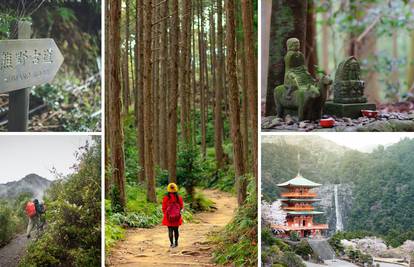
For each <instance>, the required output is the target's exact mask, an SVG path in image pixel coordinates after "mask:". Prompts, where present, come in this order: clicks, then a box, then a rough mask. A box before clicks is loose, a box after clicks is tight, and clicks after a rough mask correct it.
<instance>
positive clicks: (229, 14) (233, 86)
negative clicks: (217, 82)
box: [226, 0, 247, 205]
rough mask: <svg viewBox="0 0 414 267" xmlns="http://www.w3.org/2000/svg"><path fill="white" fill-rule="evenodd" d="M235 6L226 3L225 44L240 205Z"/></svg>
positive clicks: (242, 190)
mask: <svg viewBox="0 0 414 267" xmlns="http://www.w3.org/2000/svg"><path fill="white" fill-rule="evenodd" d="M235 22H236V19H235V5H234V0H227V1H226V23H227V27H226V29H227V31H226V44H227V51H228V52H227V57H226V58H227V62H226V65H227V68H226V70H227V72H226V73H227V75H226V76H227V79H228V82H227V84H228V90H229V95H228V101H229V107H230V122H231V137H232V141H233V161H234V170H235V173H236V178H237V200H238V203H239V205H242V204H243V203H244V201H245V199H246V194H247V192H246V190H247V186H246V179H245V177H244V174H245V166H244V161H243V143H242V135H241V132H240V108H239V90H238V88H237V74H236V50H235V39H236V30H235V29H236V25H235Z"/></svg>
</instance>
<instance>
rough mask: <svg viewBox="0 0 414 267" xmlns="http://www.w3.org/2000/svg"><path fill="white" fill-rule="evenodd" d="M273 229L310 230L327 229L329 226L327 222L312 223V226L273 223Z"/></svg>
mask: <svg viewBox="0 0 414 267" xmlns="http://www.w3.org/2000/svg"><path fill="white" fill-rule="evenodd" d="M271 227H272V228H273V229H279V230H285V231H286V230H289V231H292V230H296V231H297V230H310V229H315V230H325V229H328V228H329V226H328V225H327V224H313V225H312V226H287V225H275V224H273V225H272V226H271Z"/></svg>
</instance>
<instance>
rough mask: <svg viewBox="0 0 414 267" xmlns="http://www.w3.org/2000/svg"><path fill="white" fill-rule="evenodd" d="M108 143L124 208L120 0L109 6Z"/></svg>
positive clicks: (120, 201)
mask: <svg viewBox="0 0 414 267" xmlns="http://www.w3.org/2000/svg"><path fill="white" fill-rule="evenodd" d="M109 13H110V20H109V35H108V36H110V39H109V46H108V47H109V60H110V62H111V64H109V65H110V68H109V70H108V71H109V75H108V76H109V87H108V89H109V94H108V95H109V99H108V102H109V139H110V140H109V143H110V145H111V148H110V153H111V167H112V180H113V183H114V185H115V186H116V187H117V189H118V191H119V199H118V201H119V204H120V205H121V208H122V209H124V208H125V204H126V199H125V165H124V164H125V162H124V146H123V143H124V142H123V141H124V140H123V129H122V121H121V111H122V110H121V109H122V104H121V81H120V55H121V47H120V44H121V36H120V32H119V27H120V18H121V1H112V2H111V4H110V7H109Z"/></svg>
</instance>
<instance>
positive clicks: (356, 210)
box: [262, 136, 414, 245]
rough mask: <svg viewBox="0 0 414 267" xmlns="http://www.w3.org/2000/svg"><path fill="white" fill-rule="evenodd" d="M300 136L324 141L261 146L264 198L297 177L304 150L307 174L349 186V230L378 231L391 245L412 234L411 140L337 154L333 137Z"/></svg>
mask: <svg viewBox="0 0 414 267" xmlns="http://www.w3.org/2000/svg"><path fill="white" fill-rule="evenodd" d="M296 138H298V139H299V138H300V139H302V140H303V142H306V143H313V144H315V143H320V145H318V146H302V145H300V146H298V145H296V144H295V145H292V144H290V143H289V141H286V140H284V137H278V138H273V139H274V141H273V143H272V144H270V143H264V144H263V145H262V157H263V164H262V173H263V179H262V188H263V197H264V199H266V200H267V201H274V200H276V199H277V198H278V194H279V189H278V188H277V187H276V184H277V183H281V182H283V181H286V180H289V179H291V178H293V177H294V176H295V175H296V173H297V171H298V159H297V155H298V153H300V155H301V173H302V174H303V176H304V177H306V178H308V179H310V180H313V181H315V182H319V183H322V184H332V183H336V184H349V185H350V186H351V188H352V195H351V196H348V198H349V199H348V200H347V201H350V202H351V203H352V205H351V208H350V211H349V214H348V216H347V217H346V218H345V219H346V220H347V221H346V223H345V225H346V226H347V227H346V229H345V230H346V231H361V230H364V231H368V232H372V233H375V234H379V235H382V236H385V237H386V239H387V241H389V243H390V244H392V245H399V244H401V243H402V242H403V241H404V240H406V239H413V238H414V235H413V234H414V231H413V230H414V228H413V224H412V221H413V220H414V211H413V210H412V209H410V208H409V207H412V206H413V205H414V197H413V195H412V192H414V166H413V164H412V162H413V160H414V140H413V139H408V138H406V139H403V140H401V141H400V142H399V143H396V144H394V145H391V146H389V147H386V148H384V147H383V146H379V147H378V148H376V149H375V150H374V151H373V152H372V153H361V152H358V151H355V150H346V151H345V152H339V153H336V151H337V147H335V145H333V143H331V141H326V142H325V141H324V140H323V139H322V140H321V139H320V137H314V136H306V137H296ZM318 139H319V140H318ZM276 140H278V141H276ZM316 141H317V142H316ZM323 143H326V144H330V146H329V147H327V146H325V145H322V144H323ZM322 198H323V196H322Z"/></svg>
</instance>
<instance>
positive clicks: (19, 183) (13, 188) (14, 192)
mask: <svg viewBox="0 0 414 267" xmlns="http://www.w3.org/2000/svg"><path fill="white" fill-rule="evenodd" d="M51 184H52V181H50V180H48V179H46V178H44V177H41V176H40V175H37V174H35V173H30V174H28V175H26V176H24V177H23V178H21V179H19V180H16V181H11V182H7V183H4V184H0V199H2V198H3V199H11V198H16V197H17V196H19V195H20V194H21V193H31V194H32V195H33V197H34V198H38V199H42V198H43V195H44V192H45V191H46V190H47V189H48V188H49V187H50V185H51Z"/></svg>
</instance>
